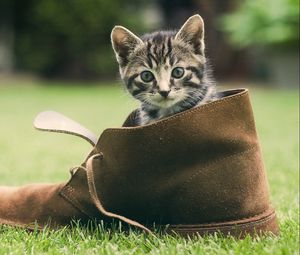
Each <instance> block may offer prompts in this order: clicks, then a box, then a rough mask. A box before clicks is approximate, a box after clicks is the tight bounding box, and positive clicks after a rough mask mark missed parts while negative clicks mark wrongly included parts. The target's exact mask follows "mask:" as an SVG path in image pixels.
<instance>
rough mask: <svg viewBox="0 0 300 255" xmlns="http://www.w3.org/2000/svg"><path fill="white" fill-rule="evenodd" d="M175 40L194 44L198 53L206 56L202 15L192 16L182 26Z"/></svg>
mask: <svg viewBox="0 0 300 255" xmlns="http://www.w3.org/2000/svg"><path fill="white" fill-rule="evenodd" d="M175 40H180V41H183V42H185V43H188V44H190V45H192V47H193V48H194V50H195V53H196V54H200V55H203V56H204V22H203V19H202V18H201V16H200V15H199V14H196V15H193V16H191V17H190V18H189V19H188V20H187V21H186V22H185V23H184V24H183V26H182V27H181V28H180V30H179V31H178V33H177V34H176V36H175Z"/></svg>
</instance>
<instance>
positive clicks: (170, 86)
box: [111, 15, 216, 125]
mask: <svg viewBox="0 0 300 255" xmlns="http://www.w3.org/2000/svg"><path fill="white" fill-rule="evenodd" d="M111 38H112V45H113V49H114V51H115V53H116V58H117V61H118V63H119V70H120V74H121V78H122V79H123V80H124V82H125V85H126V88H127V90H128V91H129V93H130V94H131V95H132V96H133V97H135V98H136V99H138V100H139V101H140V102H141V107H140V111H139V117H138V119H137V122H138V123H137V124H138V125H145V124H149V123H152V122H154V121H157V120H159V119H162V118H164V117H167V116H170V115H173V114H176V113H178V112H182V111H184V110H187V109H190V108H192V107H195V106H197V105H201V104H204V103H207V102H209V101H212V100H214V99H216V92H215V84H214V82H213V80H212V79H211V75H210V74H211V72H210V68H209V66H208V64H207V60H206V58H205V54H204V23H203V20H202V18H201V17H200V16H199V15H194V16H192V17H190V18H189V19H188V20H187V21H186V23H185V24H184V25H183V26H182V28H181V29H180V30H179V31H178V32H176V31H159V32H154V33H151V34H146V35H144V36H143V37H141V38H139V37H137V36H136V35H134V34H133V33H132V32H130V31H129V30H127V29H126V28H124V27H121V26H116V27H115V28H114V29H113V31H112V34H111ZM149 72H150V73H149Z"/></svg>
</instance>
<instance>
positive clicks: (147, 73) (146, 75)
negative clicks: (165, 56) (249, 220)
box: [141, 71, 154, 82]
mask: <svg viewBox="0 0 300 255" xmlns="http://www.w3.org/2000/svg"><path fill="white" fill-rule="evenodd" d="M141 79H142V80H143V81H144V82H150V81H153V80H154V75H153V73H151V72H150V71H143V72H141Z"/></svg>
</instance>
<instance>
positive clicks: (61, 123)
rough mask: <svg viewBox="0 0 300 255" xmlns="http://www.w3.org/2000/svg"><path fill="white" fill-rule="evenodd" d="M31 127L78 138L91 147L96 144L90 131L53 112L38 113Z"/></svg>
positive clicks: (95, 138) (94, 137)
mask: <svg viewBox="0 0 300 255" xmlns="http://www.w3.org/2000/svg"><path fill="white" fill-rule="evenodd" d="M33 125H34V127H35V128H36V129H38V130H42V131H49V132H57V133H65V134H70V135H75V136H79V137H81V138H83V139H85V140H86V141H88V142H89V143H90V144H91V145H92V146H95V144H96V143H97V140H98V138H97V136H96V135H95V134H93V132H91V131H90V130H88V129H87V128H85V127H83V126H82V125H80V124H79V123H77V122H76V121H74V120H71V119H70V118H68V117H66V116H64V115H62V114H60V113H58V112H54V111H45V112H41V113H39V114H38V115H37V116H36V118H35V120H34V122H33Z"/></svg>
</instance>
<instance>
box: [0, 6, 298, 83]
mask: <svg viewBox="0 0 300 255" xmlns="http://www.w3.org/2000/svg"><path fill="white" fill-rule="evenodd" d="M195 13H199V14H200V15H202V16H203V18H204V20H205V25H206V46H207V56H208V57H209V58H210V59H211V63H212V65H213V67H214V74H215V76H216V78H217V79H218V80H220V81H223V80H238V81H244V80H251V81H256V82H264V83H268V84H270V85H273V86H283V87H298V84H299V50H298V44H299V0H242V1H241V0H210V1H208V0H174V1H172V0H156V1H146V0H127V1H123V0H85V1H78V0H64V1H60V0H43V1H40V0H28V1H21V0H1V1H0V73H2V74H3V73H6V74H7V73H10V74H13V75H16V74H24V73H25V74H30V75H33V76H38V77H42V78H46V79H64V80H71V81H75V80H88V81H90V80H93V81H95V80H112V79H115V78H116V77H117V70H118V69H117V64H116V61H115V59H114V54H113V51H112V49H111V45H110V32H111V29H112V27H113V26H114V25H116V24H121V25H124V26H126V27H128V28H129V29H131V30H132V31H134V32H135V33H137V34H143V33H144V32H150V31H153V30H156V29H174V28H179V27H180V26H181V25H182V24H183V22H184V21H185V20H186V19H187V18H188V17H189V16H191V15H192V14H195ZM0 78H1V77H0ZM0 82H1V79H0Z"/></svg>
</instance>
